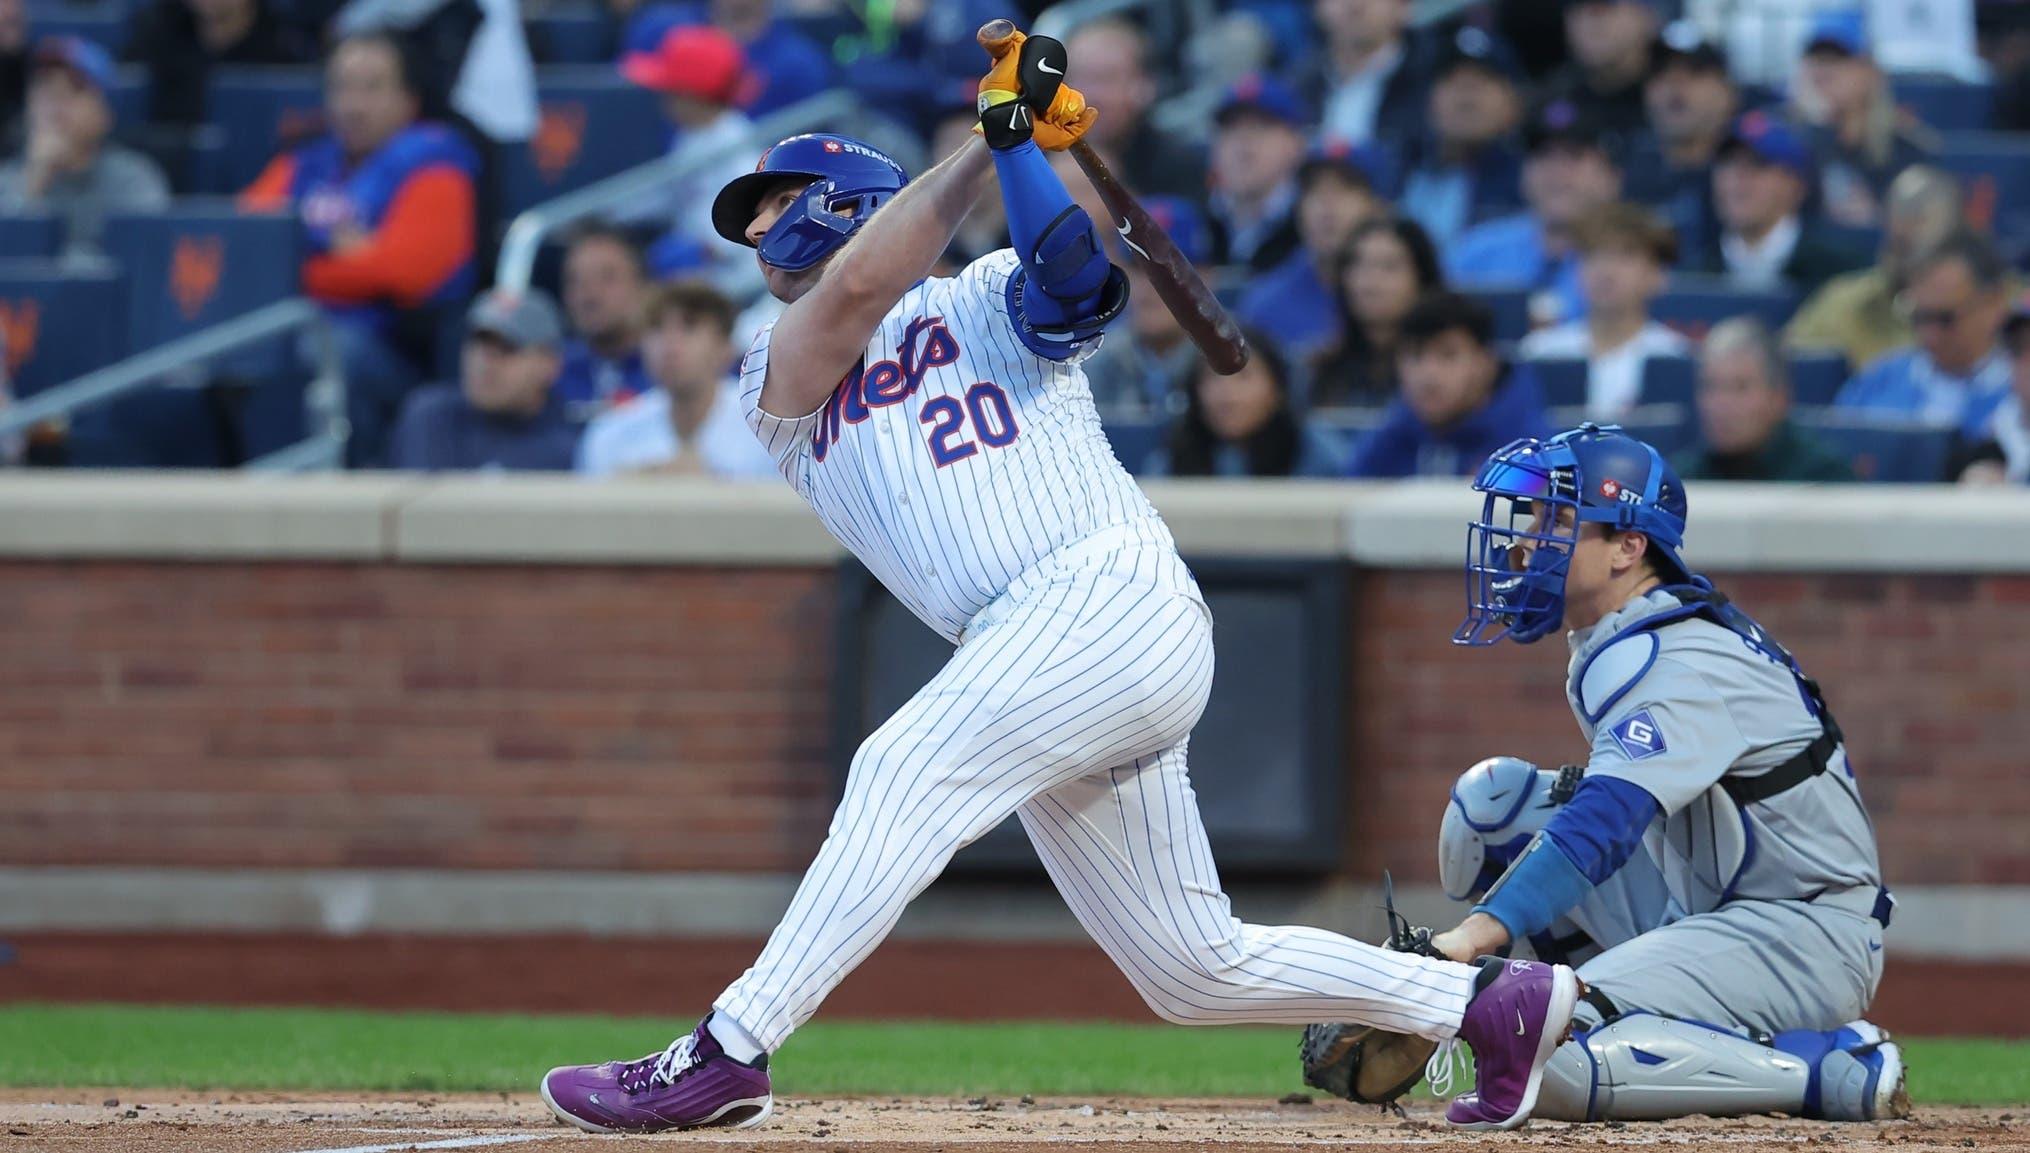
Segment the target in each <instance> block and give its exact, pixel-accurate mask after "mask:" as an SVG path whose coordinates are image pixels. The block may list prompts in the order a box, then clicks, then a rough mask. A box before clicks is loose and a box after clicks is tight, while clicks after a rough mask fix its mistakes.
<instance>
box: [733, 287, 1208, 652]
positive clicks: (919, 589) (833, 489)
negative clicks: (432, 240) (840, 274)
mask: <svg viewBox="0 0 2030 1153" xmlns="http://www.w3.org/2000/svg"><path fill="white" fill-rule="evenodd" d="M1019 266H1020V265H1019V261H1018V260H1017V258H1016V255H1015V251H1014V250H1013V249H1006V248H1004V249H1002V250H1000V251H999V252H992V253H988V254H987V255H986V256H983V257H981V258H980V259H978V260H976V261H974V262H973V263H972V264H970V265H968V266H967V267H966V268H965V269H963V270H962V271H960V273H959V274H958V275H957V276H954V277H949V278H942V277H934V278H931V279H927V280H924V281H922V282H921V283H919V284H917V285H916V286H915V287H914V288H911V289H910V290H909V291H908V292H907V293H905V294H903V297H902V299H901V300H900V301H899V302H897V303H896V305H895V307H894V308H893V309H891V310H889V313H888V315H887V316H885V317H883V318H882V321H881V326H880V327H879V328H878V329H876V330H875V333H874V337H873V339H872V340H871V341H869V342H868V345H867V351H866V352H865V353H864V354H863V355H862V358H861V362H860V365H859V366H858V367H856V368H855V369H854V370H853V371H852V372H850V373H848V374H847V375H846V377H845V379H843V380H841V381H840V382H839V386H838V388H837V389H836V390H834V392H833V393H832V396H831V399H830V400H828V401H827V402H826V403H825V405H824V407H822V408H820V409H819V410H818V411H816V412H814V413H811V414H810V415H808V416H804V417H799V418H797V419H784V418H781V417H778V416H775V415H773V414H771V413H767V412H764V411H762V409H761V388H762V383H763V381H764V379H765V378H766V374H767V371H768V346H769V339H770V337H771V336H773V335H774V329H775V326H774V325H773V324H771V325H770V326H769V327H767V328H765V329H763V330H762V331H761V332H760V334H758V335H757V336H756V337H755V338H754V345H753V347H752V348H750V349H749V350H748V352H747V356H746V358H745V359H744V360H743V361H742V362H741V365H740V394H741V395H740V399H741V406H742V408H743V409H744V410H745V411H746V414H747V422H748V424H749V425H750V426H751V427H752V428H753V429H754V432H755V435H756V436H759V437H760V438H761V442H762V444H763V445H764V446H765V447H767V449H768V450H769V452H770V454H771V455H773V456H774V457H775V462H776V467H778V468H779V469H781V470H782V474H783V476H785V477H786V478H788V480H789V482H790V484H791V486H793V487H794V488H795V489H796V491H797V492H798V493H799V494H800V495H801V496H802V497H803V498H804V499H805V500H806V501H808V502H809V503H810V505H811V507H812V509H814V510H815V511H816V512H817V514H818V517H819V519H820V520H822V521H824V523H825V527H826V528H828V529H830V530H831V532H832V535H833V536H835V537H837V538H838V539H839V541H840V543H842V544H844V545H845V546H846V547H847V548H848V549H850V550H852V552H853V555H855V556H857V557H859V558H860V560H861V562H862V563H864V564H865V565H866V566H867V568H868V569H869V570H870V571H872V572H873V574H874V575H875V576H876V577H877V578H878V579H879V580H880V581H881V583H882V584H884V585H886V586H888V589H889V591H890V592H893V593H894V594H895V596H896V598H897V599H899V600H900V601H901V602H902V603H903V604H905V605H907V606H908V607H909V609H910V611H912V612H914V613H915V614H916V615H917V616H918V617H919V618H921V619H922V620H923V622H924V623H925V624H927V625H929V626H930V627H931V628H933V629H935V630H936V631H937V632H938V633H939V634H941V635H943V636H944V637H945V638H946V639H947V640H951V641H953V642H957V640H958V639H959V636H960V634H961V633H962V632H963V631H964V630H965V627H966V624H967V622H969V621H971V620H972V619H973V616H974V615H975V614H977V613H978V612H979V611H980V610H981V609H983V608H985V607H986V606H987V605H988V604H990V603H992V602H993V600H994V599H995V598H996V597H998V596H1000V595H1001V593H1002V592H1003V591H1005V590H1006V589H1007V588H1008V585H1009V583H1010V582H1011V581H1013V580H1014V579H1015V577H1016V576H1017V575H1019V574H1020V573H1022V572H1023V571H1024V570H1025V569H1027V568H1029V567H1030V566H1031V565H1033V564H1035V563H1036V562H1037V561H1039V560H1042V559H1043V558H1044V557H1046V556H1049V555H1050V554H1051V553H1052V552H1055V551H1056V550H1058V549H1059V548H1062V547H1064V546H1065V545H1069V544H1073V543H1075V542H1077V541H1080V540H1083V539H1085V538H1086V537H1089V536H1091V535H1092V534H1093V533H1095V532H1097V531H1099V530H1101V529H1104V528H1107V527H1109V526H1113V525H1122V524H1129V523H1132V522H1138V521H1139V522H1144V523H1145V524H1146V525H1147V532H1146V534H1145V535H1144V539H1146V540H1147V541H1148V542H1149V543H1150V544H1153V545H1160V546H1161V547H1165V548H1174V547H1175V546H1174V544H1173V543H1172V541H1171V539H1170V535H1169V532H1168V530H1167V529H1165V528H1164V527H1163V524H1162V522H1161V520H1160V519H1158V518H1157V515H1156V510H1155V509H1154V508H1153V507H1151V506H1150V504H1149V501H1148V498H1146V497H1144V496H1143V495H1142V490H1141V489H1140V488H1138V487H1136V485H1135V482H1134V480H1133V479H1132V478H1130V477H1129V476H1128V473H1127V470H1126V469H1123V468H1122V467H1121V464H1120V462H1119V461H1118V460H1117V459H1115V457H1114V452H1113V448H1112V446H1111V445H1110V444H1109V443H1108V441H1107V438H1106V434H1105V433H1103V432H1102V431H1101V429H1100V418H1099V413H1098V411H1097V410H1096V409H1095V408H1094V406H1093V397H1092V390H1091V389H1090V388H1089V387H1088V386H1087V384H1086V378H1085V373H1084V372H1083V371H1081V370H1080V369H1079V367H1078V364H1077V361H1078V360H1079V359H1083V355H1082V354H1081V355H1080V356H1075V357H1074V358H1073V359H1072V360H1070V361H1064V362H1056V361H1050V360H1045V359H1043V358H1042V357H1039V356H1037V355H1036V354H1034V353H1032V352H1030V351H1029V350H1028V349H1027V348H1026V347H1024V346H1023V344H1022V342H1021V341H1020V340H1019V339H1017V337H1016V334H1015V322H1014V321H1013V320H1012V319H1011V318H1010V315H1009V301H1008V283H1009V280H1010V278H1011V277H1012V276H1013V275H1014V273H1015V271H1016V269H1017V268H1018V267H1019ZM1096 345H1097V341H1095V342H1092V345H1091V346H1089V347H1088V348H1087V349H1086V350H1085V351H1088V352H1089V351H1090V348H1091V347H1092V346H1096Z"/></svg>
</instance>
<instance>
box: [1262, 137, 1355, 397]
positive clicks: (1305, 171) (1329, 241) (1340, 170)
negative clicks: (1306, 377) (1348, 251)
mask: <svg viewBox="0 0 2030 1153" xmlns="http://www.w3.org/2000/svg"><path fill="white" fill-rule="evenodd" d="M1297 187H1298V194H1297V237H1298V239H1299V240H1300V241H1301V242H1302V245H1303V246H1302V247H1301V248H1299V249H1298V250H1297V252H1296V253H1295V254H1294V255H1292V256H1291V257H1290V258H1289V259H1288V260H1285V261H1284V262H1283V263H1281V264H1279V265H1277V266H1276V267H1275V268H1274V269H1273V270H1271V271H1270V272H1268V273H1266V274H1264V275H1262V276H1257V277H1252V278H1250V279H1249V280H1248V283H1247V286H1246V287H1245V288H1243V289H1242V290H1241V296H1240V300H1239V301H1238V302H1237V303H1236V305H1235V307H1234V313H1235V314H1236V315H1237V316H1239V317H1240V319H1241V321H1242V322H1243V323H1245V324H1249V325H1252V326H1253V327H1255V328H1258V329H1261V330H1262V332H1263V333H1264V334H1265V335H1267V336H1268V337H1269V338H1270V339H1271V340H1274V341H1275V342H1276V343H1277V344H1279V345H1281V346H1282V350H1283V354H1284V355H1285V356H1287V357H1288V358H1289V359H1290V361H1291V363H1293V364H1299V365H1302V364H1309V363H1311V361H1312V360H1314V359H1315V358H1316V357H1317V356H1318V355H1319V354H1320V353H1322V352H1323V351H1324V350H1325V349H1326V348H1327V347H1329V346H1330V345H1332V344H1333V343H1334V342H1335V341H1337V340H1338V339H1339V308H1338V307H1337V304H1336V302H1335V297H1336V296H1337V289H1336V281H1337V273H1338V268H1339V262H1340V254H1341V253H1342V252H1343V251H1344V250H1345V248H1346V245H1347V242H1348V241H1350V240H1352V239H1353V234H1354V230H1355V229H1357V228H1359V227H1360V226H1361V225H1362V224H1364V223H1366V222H1367V221H1369V220H1372V219H1374V218H1375V217H1377V216H1380V215H1382V214H1383V213H1385V212H1386V211H1387V210H1388V205H1387V204H1386V203H1385V202H1384V201H1383V200H1382V199H1381V197H1379V196H1377V195H1375V191H1374V186H1373V185H1372V184H1370V183H1369V182H1368V178H1367V173H1366V172H1365V171H1363V170H1362V169H1361V167H1360V165H1359V164H1357V163H1355V162H1354V160H1353V157H1352V155H1351V153H1350V152H1349V150H1347V149H1346V148H1344V147H1343V146H1330V147H1328V148H1326V149H1324V150H1320V151H1317V152H1314V153H1313V154H1312V155H1311V157H1310V158H1309V159H1307V160H1306V161H1305V162H1304V167H1302V168H1300V169H1298V170H1297Z"/></svg>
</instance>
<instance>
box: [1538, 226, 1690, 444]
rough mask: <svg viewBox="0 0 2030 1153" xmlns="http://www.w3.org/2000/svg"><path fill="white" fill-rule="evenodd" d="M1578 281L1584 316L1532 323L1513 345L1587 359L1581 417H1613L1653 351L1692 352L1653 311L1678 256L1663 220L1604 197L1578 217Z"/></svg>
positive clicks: (1632, 393)
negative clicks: (1548, 324)
mask: <svg viewBox="0 0 2030 1153" xmlns="http://www.w3.org/2000/svg"><path fill="white" fill-rule="evenodd" d="M1576 236H1577V243H1578V249H1579V281H1580V283H1581V284H1582V285H1583V286H1584V287H1585V290H1586V316H1585V319H1583V320H1573V321H1567V322H1566V323H1564V324H1561V325H1558V326H1556V327H1554V328H1543V329H1538V330H1537V331H1535V332H1532V333H1530V334H1529V336H1527V337H1525V338H1524V339H1523V342H1522V346H1521V347H1520V349H1518V351H1519V353H1520V354H1521V356H1522V357H1523V359H1524V360H1583V361H1585V362H1586V416H1587V419H1589V420H1598V421H1608V422H1611V421H1616V420H1619V419H1621V417H1622V416H1623V415H1624V414H1626V413H1627V412H1628V410H1629V409H1631V408H1634V407H1635V405H1636V403H1637V402H1638V401H1639V400H1640V399H1641V393H1642V373H1643V368H1644V366H1645V365H1647V364H1648V363H1649V359H1650V358H1651V357H1653V356H1660V357H1681V356H1686V355H1688V354H1689V353H1690V352H1691V350H1692V349H1691V343H1690V342H1689V341H1687V340H1686V339H1685V338H1684V337H1683V336H1680V335H1679V334H1678V333H1676V332H1674V331H1672V330H1671V329H1669V328H1666V327H1664V326H1663V325H1662V324H1659V323H1657V322H1656V320H1654V319H1653V318H1651V316H1650V313H1649V309H1650V305H1651V304H1653V303H1654V302H1655V301H1656V298H1657V295H1658V294H1659V293H1661V292H1663V289H1664V278H1665V277H1666V275H1667V274H1668V270H1669V268H1670V267H1671V265H1672V264H1673V263H1675V262H1676V260H1677V239H1676V238H1675V237H1674V236H1672V235H1671V231H1670V228H1669V226H1668V225H1665V224H1664V223H1662V222H1661V221H1659V220H1657V219H1656V217H1655V216H1652V215H1651V214H1650V213H1649V211H1648V210H1647V209H1644V208H1642V207H1640V206H1639V205H1634V204H1610V205H1608V206H1607V207H1605V208H1603V209H1601V210H1599V211H1598V212H1595V213H1593V214H1592V215H1590V216H1588V217H1587V218H1586V219H1585V220H1582V221H1580V223H1579V227H1578V230H1577V233H1576Z"/></svg>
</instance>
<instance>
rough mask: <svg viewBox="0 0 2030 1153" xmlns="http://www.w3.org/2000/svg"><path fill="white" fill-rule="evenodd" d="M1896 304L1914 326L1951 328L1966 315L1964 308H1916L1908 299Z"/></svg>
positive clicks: (1904, 317)
mask: <svg viewBox="0 0 2030 1153" xmlns="http://www.w3.org/2000/svg"><path fill="white" fill-rule="evenodd" d="M1896 306H1897V310H1898V311H1900V312H1901V313H1903V319H1904V320H1906V321H1908V322H1909V324H1910V327H1912V328H1951V327H1952V326H1953V325H1955V324H1958V323H1959V319H1960V317H1962V316H1965V315H1966V309H1964V308H1915V307H1912V306H1911V304H1910V303H1909V302H1908V301H1898V302H1897V305H1896Z"/></svg>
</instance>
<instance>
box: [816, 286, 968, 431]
mask: <svg viewBox="0 0 2030 1153" xmlns="http://www.w3.org/2000/svg"><path fill="white" fill-rule="evenodd" d="M958 358H959V342H958V341H957V340H955V339H953V337H952V332H951V329H949V328H946V327H945V321H944V317H942V316H932V317H918V318H916V319H915V320H912V321H910V322H909V327H908V328H907V329H906V330H904V332H903V336H902V347H901V348H900V349H898V350H897V353H896V358H895V359H894V360H877V361H875V362H874V363H873V364H870V365H867V366H866V367H865V368H860V369H855V370H854V371H852V372H850V373H848V374H847V375H846V378H845V379H844V380H841V381H840V382H839V387H838V389H837V390H835V391H834V392H833V393H832V399H831V400H830V401H829V402H828V403H827V404H826V405H825V414H824V419H823V420H821V421H819V422H818V426H817V427H816V428H814V429H812V430H811V449H812V455H813V456H815V457H817V458H818V459H819V460H823V459H825V454H826V453H827V452H829V451H831V447H832V446H833V445H835V444H837V443H839V434H840V432H841V430H842V428H843V426H844V425H850V424H859V423H861V422H862V421H865V420H866V419H867V417H868V414H869V413H871V412H872V411H873V410H874V409H877V408H886V407H888V406H889V405H891V404H900V403H902V402H903V401H904V400H907V399H909V397H910V396H912V395H913V394H914V393H915V392H916V390H917V389H918V388H919V387H920V386H921V385H922V384H923V378H924V374H925V373H928V372H929V371H930V370H931V369H933V368H936V367H938V366H939V365H945V364H950V363H952V362H953V361H955V360H957V359H958Z"/></svg>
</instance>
